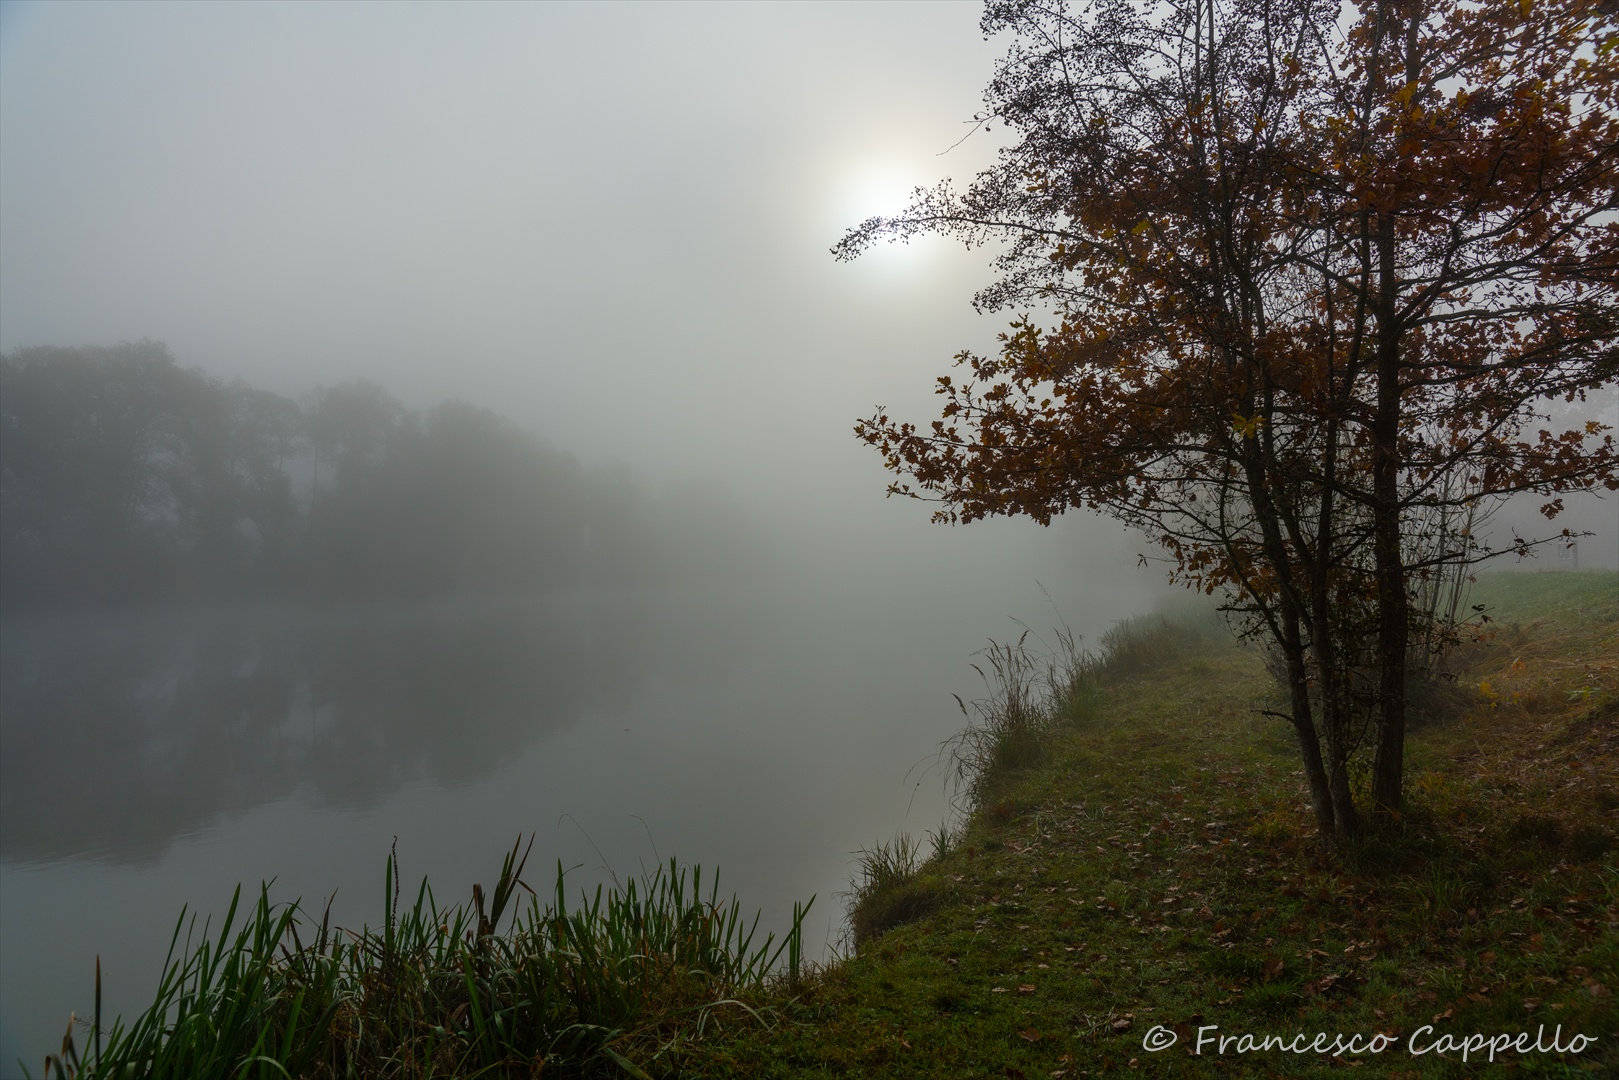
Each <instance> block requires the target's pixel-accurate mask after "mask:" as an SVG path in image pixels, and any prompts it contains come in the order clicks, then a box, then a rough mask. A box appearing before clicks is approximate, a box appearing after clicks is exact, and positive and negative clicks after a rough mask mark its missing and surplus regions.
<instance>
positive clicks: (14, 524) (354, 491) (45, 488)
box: [0, 342, 743, 611]
mask: <svg viewBox="0 0 1619 1080" xmlns="http://www.w3.org/2000/svg"><path fill="white" fill-rule="evenodd" d="M0 462H3V464H0V545H3V549H4V553H5V559H4V564H3V565H4V571H3V574H0V601H3V603H4V604H5V606H6V608H7V609H8V610H13V611H15V610H18V609H23V608H28V609H33V608H43V607H59V606H67V605H73V606H81V607H84V606H109V605H129V604H137V605H151V604H154V603H160V602H170V603H172V602H177V601H184V602H190V603H197V602H205V603H220V602H241V601H263V600H266V599H270V598H276V599H278V600H282V601H286V600H292V599H301V600H304V601H306V602H321V603H330V602H336V601H344V600H359V599H364V600H375V599H381V598H391V599H422V598H426V597H438V596H450V595H467V594H485V593H497V592H498V593H500V594H503V595H508V596H509V595H513V594H517V595H532V594H536V593H543V592H556V591H558V590H563V589H568V588H582V587H612V588H632V587H639V586H647V585H651V584H655V583H664V584H667V583H668V580H669V579H670V578H671V577H672V576H675V575H676V574H677V573H678V569H679V565H678V564H680V563H681V561H682V559H683V558H684V556H685V555H686V554H688V553H693V552H696V551H699V550H706V551H708V552H710V553H712V552H713V551H714V550H715V549H716V548H719V547H737V546H739V545H740V544H741V542H742V541H743V538H742V537H740V536H735V535H728V534H725V533H720V532H718V531H717V529H716V526H717V523H713V522H706V521H704V520H703V519H702V516H701V515H702V508H697V509H695V510H683V509H682V508H681V507H679V506H676V505H674V504H672V503H668V502H665V503H664V504H663V505H661V506H659V507H656V508H655V507H653V506H652V505H651V503H650V502H649V500H648V498H647V497H646V496H645V495H644V494H643V493H642V492H641V491H640V490H639V489H638V488H637V486H636V483H635V479H634V478H633V477H632V476H630V475H629V474H628V473H627V472H626V471H625V470H623V469H607V468H600V467H598V468H594V469H586V468H583V467H581V466H580V464H579V463H578V461H577V460H576V459H574V458H573V457H571V456H569V455H566V454H563V453H561V452H559V451H557V450H555V449H553V448H551V447H549V446H547V445H546V444H544V443H543V442H541V441H540V440H538V439H537V438H535V437H534V436H532V435H530V434H527V433H525V432H523V431H522V430H521V429H519V428H518V427H517V426H516V425H514V424H512V423H511V422H510V421H507V420H504V419H502V418H500V417H498V416H496V415H494V414H493V413H491V412H489V411H488V410H484V409H479V408H477V407H475V406H471V405H467V404H465V403H462V402H446V403H444V404H440V405H436V406H433V407H431V408H428V409H424V410H410V409H406V408H405V407H404V406H403V405H401V404H400V402H399V401H398V400H397V399H396V398H395V397H393V395H391V394H390V393H389V392H388V391H387V390H386V389H385V388H383V387H381V386H378V385H376V384H374V383H370V382H366V381H363V380H362V381H355V382H349V383H344V384H341V385H338V386H333V387H320V388H318V389H315V390H313V391H311V392H310V393H309V394H307V395H305V396H304V398H303V400H302V401H301V402H300V401H294V400H292V399H290V398H286V397H282V396H280V395H278V394H274V393H271V392H269V391H266V390H260V389H256V388H254V387H252V386H250V385H248V384H247V383H245V382H243V381H241V380H237V381H235V382H232V383H229V384H226V383H224V382H221V381H220V380H218V379H214V378H211V377H209V376H207V375H205V374H203V373H202V372H200V371H196V370H192V369H187V368H183V367H181V366H179V365H178V364H176V363H175V361H174V359H173V358H172V357H171V356H170V355H169V354H168V352H167V351H166V349H165V348H164V347H163V346H161V345H159V344H156V343H152V342H142V343H139V344H134V345H124V346H117V347H111V348H79V349H65V348H49V347H36V348H31V349H25V350H20V351H18V352H17V353H15V354H12V355H8V356H5V357H3V358H0ZM705 531H706V532H708V533H710V535H704V533H705ZM688 561H689V560H688ZM742 565H743V561H742V560H739V559H735V558H733V560H732V567H733V571H734V572H739V571H740V567H741V566H742Z"/></svg>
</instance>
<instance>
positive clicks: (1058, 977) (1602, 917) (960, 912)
mask: <svg viewBox="0 0 1619 1080" xmlns="http://www.w3.org/2000/svg"><path fill="white" fill-rule="evenodd" d="M1474 599H1475V600H1477V601H1480V602H1483V603H1486V604H1488V605H1489V606H1490V608H1491V611H1492V612H1493V613H1494V614H1495V615H1496V618H1497V621H1496V622H1495V623H1494V624H1493V625H1492V626H1491V628H1490V630H1489V635H1488V640H1487V641H1485V642H1483V643H1479V644H1475V645H1472V646H1469V647H1467V649H1466V650H1465V653H1464V654H1463V655H1462V656H1460V657H1459V658H1458V660H1457V663H1458V664H1459V665H1460V666H1461V669H1460V673H1459V678H1458V679H1457V681H1456V682H1455V683H1454V684H1453V685H1452V686H1451V687H1449V688H1448V689H1446V690H1443V691H1441V692H1440V693H1437V694H1435V695H1433V696H1432V697H1431V699H1430V700H1429V701H1428V702H1427V708H1428V710H1429V712H1430V713H1432V714H1434V717H1433V718H1432V719H1430V720H1429V721H1427V722H1426V723H1423V724H1421V725H1419V726H1418V727H1417V729H1416V730H1415V731H1413V733H1412V735H1411V739H1410V746H1409V749H1408V773H1407V790H1408V792H1409V801H1410V805H1409V807H1408V812H1407V814H1406V816H1405V818H1404V820H1402V821H1401V822H1399V823H1398V824H1396V825H1393V826H1390V827H1386V828H1384V829H1383V830H1381V831H1380V832H1379V833H1378V835H1376V836H1374V837H1373V838H1371V839H1369V840H1368V841H1366V842H1365V843H1364V844H1363V845H1362V846H1361V847H1359V848H1358V849H1356V850H1354V851H1350V852H1347V853H1344V854H1343V855H1341V856H1327V855H1324V854H1323V853H1322V852H1321V851H1320V850H1319V849H1318V847H1317V845H1316V844H1315V843H1314V840H1313V827H1312V823H1311V821H1310V819H1309V817H1308V815H1307V812H1306V810H1305V805H1306V804H1305V799H1304V794H1303V788H1302V781H1301V779H1300V776H1299V770H1298V767H1297V764H1296V751H1295V748H1294V744H1293V741H1292V737H1291V734H1290V731H1289V729H1287V728H1286V727H1285V726H1284V725H1283V724H1282V723H1281V722H1279V721H1276V720H1271V719H1265V718H1263V717H1261V716H1259V715H1258V714H1257V712H1256V709H1257V708H1259V707H1264V706H1267V705H1270V704H1273V702H1271V701H1270V700H1269V695H1270V694H1271V693H1272V691H1271V690H1270V689H1269V682H1268V679H1267V677H1266V676H1265V674H1264V672H1263V670H1262V668H1261V665H1260V663H1259V660H1258V658H1257V656H1256V655H1255V654H1254V653H1252V652H1250V651H1245V650H1243V649H1240V648H1238V647H1236V646H1235V645H1232V644H1230V643H1227V642H1221V641H1205V642H1203V643H1201V644H1198V645H1196V646H1194V647H1191V648H1189V649H1186V650H1183V651H1182V653H1181V655H1179V656H1178V657H1176V658H1174V659H1171V660H1169V661H1166V662H1162V663H1160V664H1158V665H1157V666H1154V667H1149V668H1147V669H1145V670H1139V671H1136V672H1134V673H1127V672H1126V673H1121V672H1118V671H1116V670H1115V671H1113V672H1111V673H1109V674H1108V676H1107V677H1106V679H1105V686H1104V689H1103V692H1102V698H1101V701H1100V702H1099V703H1098V704H1097V705H1095V706H1093V707H1092V708H1090V709H1087V710H1084V711H1085V712H1086V713H1087V714H1088V715H1086V716H1084V717H1083V718H1080V719H1074V720H1070V721H1069V722H1066V723H1061V724H1058V725H1057V726H1056V728H1055V729H1054V730H1053V732H1052V733H1051V735H1050V736H1049V737H1048V741H1047V746H1046V750H1047V755H1046V763H1045V764H1044V765H1043V766H1041V767H1038V768H1032V769H1025V770H1023V771H1021V772H1018V773H1014V774H1011V775H1009V776H1007V777H1005V778H1004V779H1003V780H1002V781H1000V782H998V783H997V784H996V785H994V786H993V787H992V788H991V789H989V792H988V794H986V795H985V797H984V798H983V799H982V800H981V805H980V807H979V809H978V811H977V812H976V813H975V814H974V816H973V818H972V819H971V821H970V822H969V823H968V826H967V828H966V830H965V832H964V834H963V836H962V837H961V838H960V839H959V841H958V842H957V844H956V845H955V849H954V850H953V851H951V852H949V853H948V854H946V855H945V856H944V857H943V858H939V859H935V860H933V861H931V862H929V863H927V864H926V865H925V866H923V867H922V868H921V869H920V871H919V872H918V873H917V875H916V876H915V878H914V879H913V880H912V881H910V882H909V884H908V886H907V888H908V889H909V890H910V893H911V900H912V907H913V908H915V909H918V910H931V913H930V914H927V915H926V916H925V917H922V918H921V919H920V920H919V921H914V922H911V923H909V924H908V925H902V926H899V927H897V928H895V929H892V930H890V931H889V932H888V933H886V934H884V935H882V936H880V937H878V938H876V939H875V940H873V941H869V942H867V943H866V944H865V945H864V946H863V947H862V948H861V949H860V950H859V951H858V953H857V954H856V955H855V956H853V957H852V958H850V959H849V960H847V961H846V962H844V963H841V964H837V965H833V966H832V967H830V968H828V969H827V970H826V971H824V972H823V973H821V975H820V976H819V977H818V978H816V979H814V980H812V981H811V982H810V983H809V984H807V985H806V986H805V987H803V988H802V989H801V993H800V995H799V997H798V999H797V1002H796V1003H795V1004H794V1005H793V1006H791V1007H790V1008H789V1009H788V1010H786V1011H787V1013H788V1015H789V1016H791V1017H792V1022H788V1023H781V1024H778V1025H776V1026H775V1027H774V1029H772V1030H770V1031H763V1030H758V1029H755V1030H752V1031H745V1032H742V1033H740V1034H738V1035H737V1036H735V1037H733V1038H728V1039H726V1040H724V1041H721V1042H718V1043H715V1042H709V1043H707V1044H706V1045H704V1046H702V1047H701V1048H699V1049H698V1050H696V1051H694V1053H695V1054H696V1055H697V1056H695V1057H693V1058H692V1059H690V1060H689V1062H688V1064H689V1067H690V1069H691V1071H692V1072H694V1073H698V1074H701V1075H727V1074H729V1075H736V1076H828V1077H831V1076H896V1077H899V1076H916V1077H946V1076H949V1077H972V1076H977V1077H1014V1078H1015V1077H1020V1076H1027V1077H1044V1076H1053V1077H1055V1076H1070V1077H1072V1076H1085V1075H1091V1076H1100V1075H1111V1074H1113V1073H1114V1072H1115V1071H1122V1072H1129V1071H1131V1070H1138V1071H1139V1072H1140V1073H1142V1074H1145V1075H1160V1076H1203V1075H1208V1076H1216V1075H1219V1076H1234V1075H1241V1076H1273V1075H1303V1074H1311V1073H1314V1072H1317V1071H1320V1070H1321V1069H1323V1068H1324V1067H1327V1066H1331V1065H1334V1064H1337V1065H1343V1064H1349V1065H1354V1064H1356V1063H1362V1064H1365V1065H1367V1066H1369V1068H1368V1070H1367V1072H1368V1074H1369V1075H1380V1076H1402V1075H1403V1076H1456V1075H1473V1074H1478V1073H1484V1074H1488V1073H1491V1072H1494V1071H1499V1070H1500V1069H1501V1066H1500V1065H1496V1066H1493V1067H1492V1066H1488V1065H1485V1066H1480V1065H1478V1064H1477V1061H1476V1059H1475V1061H1474V1063H1473V1064H1472V1065H1471V1066H1466V1067H1464V1066H1463V1065H1462V1064H1461V1062H1460V1061H1459V1056H1458V1055H1455V1054H1450V1055H1447V1056H1446V1057H1445V1058H1443V1059H1441V1058H1440V1057H1439V1056H1438V1055H1437V1054H1436V1053H1428V1054H1426V1055H1424V1056H1420V1057H1413V1056H1410V1055H1409V1054H1408V1053H1407V1047H1406V1044H1405V1043H1403V1042H1402V1043H1400V1044H1398V1045H1397V1046H1396V1047H1394V1048H1393V1049H1390V1050H1387V1051H1385V1052H1384V1053H1382V1054H1381V1055H1377V1056H1371V1055H1366V1054H1362V1055H1360V1056H1359V1058H1358V1059H1355V1060H1350V1061H1348V1062H1345V1061H1342V1060H1340V1061H1338V1062H1333V1061H1331V1060H1329V1059H1328V1058H1326V1057H1325V1056H1308V1055H1295V1054H1287V1053H1279V1052H1274V1051H1273V1052H1269V1053H1255V1054H1248V1055H1246V1056H1240V1057H1239V1056H1237V1055H1236V1054H1235V1053H1234V1052H1233V1053H1229V1054H1228V1055H1227V1056H1225V1057H1224V1058H1223V1059H1222V1058H1218V1057H1214V1056H1212V1055H1205V1056H1203V1057H1199V1058H1194V1057H1191V1056H1189V1054H1188V1053H1187V1051H1186V1047H1187V1046H1188V1043H1189V1041H1190V1039H1191V1038H1194V1037H1195V1035H1194V1034H1193V1031H1192V1029H1193V1028H1195V1027H1197V1026H1199V1025H1209V1024H1215V1025H1218V1026H1219V1029H1220V1031H1219V1033H1220V1034H1242V1033H1253V1034H1256V1035H1261V1036H1263V1035H1270V1034H1275V1035H1283V1036H1287V1037H1291V1036H1292V1035H1293V1034H1294V1033H1296V1032H1305V1033H1307V1034H1308V1035H1309V1036H1312V1037H1313V1035H1314V1033H1315V1032H1317V1031H1324V1032H1327V1033H1329V1036H1330V1035H1331V1034H1332V1033H1337V1032H1345V1033H1355V1032H1359V1033H1364V1034H1365V1035H1366V1036H1368V1037H1369V1036H1370V1035H1371V1034H1373V1033H1375V1032H1379V1031H1383V1032H1389V1033H1398V1034H1400V1035H1409V1034H1410V1033H1411V1032H1413V1031H1414V1030H1416V1029H1417V1028H1418V1027H1420V1026H1421V1025H1424V1024H1434V1025H1435V1032H1436V1033H1437V1034H1444V1033H1451V1034H1455V1035H1466V1034H1470V1033H1474V1032H1483V1033H1486V1034H1493V1033H1498V1032H1502V1031H1507V1032H1518V1031H1520V1030H1525V1029H1527V1030H1528V1031H1529V1032H1531V1033H1534V1032H1535V1031H1536V1029H1537V1026H1538V1025H1539V1024H1541V1023H1545V1024H1546V1025H1547V1030H1548V1037H1549V1032H1550V1030H1551V1029H1552V1027H1554V1026H1555V1025H1557V1024H1561V1025H1562V1029H1563V1032H1564V1033H1565V1039H1566V1037H1567V1036H1568V1035H1569V1034H1572V1033H1574V1032H1580V1033H1584V1034H1587V1035H1595V1036H1598V1037H1599V1039H1600V1041H1599V1042H1597V1043H1596V1044H1595V1046H1593V1047H1591V1048H1589V1049H1587V1050H1586V1051H1585V1052H1584V1053H1583V1054H1581V1055H1578V1056H1577V1057H1567V1058H1563V1059H1559V1058H1558V1057H1557V1056H1556V1055H1547V1054H1530V1055H1513V1054H1509V1055H1508V1056H1507V1060H1509V1061H1513V1062H1515V1063H1516V1065H1517V1067H1518V1068H1519V1070H1520V1072H1522V1073H1523V1074H1526V1075H1588V1074H1589V1071H1594V1072H1603V1071H1607V1070H1612V1071H1614V1072H1619V1010H1616V1008H1615V1001H1616V999H1615V998H1614V996H1613V993H1612V991H1613V990H1619V950H1616V947H1615V943H1616V938H1619V935H1616V933H1615V931H1616V929H1619V870H1616V866H1615V856H1614V852H1613V851H1612V850H1611V848H1612V838H1613V834H1614V832H1615V831H1616V826H1619V753H1616V750H1619V746H1616V741H1619V576H1616V575H1614V574H1611V573H1608V574H1602V573H1586V574H1577V575H1576V574H1560V575H1551V574H1544V575H1513V576H1501V577H1496V578H1494V579H1485V582H1484V583H1483V584H1481V586H1480V587H1479V589H1478V590H1477V593H1476V595H1475V597H1474ZM1117 666H1118V665H1115V667H1117ZM1158 1024H1162V1025H1166V1026H1169V1027H1171V1028H1175V1029H1177V1030H1178V1031H1179V1032H1180V1042H1179V1045H1177V1046H1175V1047H1173V1048H1171V1049H1169V1050H1166V1051H1163V1052H1160V1053H1152V1054H1149V1053H1146V1052H1144V1051H1143V1049H1142V1039H1143V1036H1144V1034H1145V1033H1146V1031H1147V1030H1149V1029H1150V1028H1151V1027H1153V1026H1154V1025H1158ZM1576 1068H1577V1069H1578V1071H1577V1072H1576V1071H1575V1069H1576ZM1588 1070H1589V1071H1588Z"/></svg>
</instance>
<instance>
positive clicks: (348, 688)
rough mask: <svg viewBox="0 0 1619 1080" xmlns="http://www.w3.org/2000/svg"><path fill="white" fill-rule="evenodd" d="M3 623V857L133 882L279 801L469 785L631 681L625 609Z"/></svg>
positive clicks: (629, 610) (633, 645) (554, 602)
mask: <svg viewBox="0 0 1619 1080" xmlns="http://www.w3.org/2000/svg"><path fill="white" fill-rule="evenodd" d="M588 600H589V602H585V599H584V598H581V599H579V600H577V601H570V600H569V599H567V598H561V599H558V598H550V599H547V600H543V601H542V600H536V601H531V602H520V603H519V602H504V603H475V602H461V603H455V604H436V605H432V606H416V607H390V608H371V609H366V610H346V611H343V612H340V613H334V612H329V611H328V612H316V611H308V610H304V611H299V610H285V609H283V610H268V609H254V610H223V611H222V610H213V611H192V612H183V613H172V612H171V613H164V614H139V615H136V614H131V615H122V616H116V617H108V616H107V615H106V614H98V615H95V616H93V617H91V616H50V617H13V616H7V617H6V618H5V619H4V621H3V623H0V635H3V640H0V856H3V857H4V858H5V859H7V860H46V859H54V858H60V857H71V856H79V857H85V856H88V857H93V858H98V859H103V860H109V861H113V862H132V863H137V864H146V863H150V862H153V861H155V860H157V859H158V858H159V857H161V855H162V854H163V852H164V851H165V850H166V849H167V848H168V846H169V844H170V843H171V842H172V841H173V840H174V839H175V838H176V837H177V836H181V835H184V834H187V833H190V832H195V831H197V830H199V829H201V828H204V827H206V826H207V825H209V824H210V823H212V822H214V821H216V820H218V819H220V818H221V817H222V816H229V815H234V814H239V813H241V812H243V811H246V810H249V809H251V808H253V807H256V806H259V805H262V804H264V803H267V802H270V801H272V800H275V799H279V798H282V797H285V796H288V795H292V794H295V793H296V794H298V795H299V796H300V797H301V798H303V799H307V800H309V801H311V802H313V803H315V804H317V805H323V806H333V807H341V808H353V807H358V806H364V805H368V804H371V803H374V802H375V801H376V800H378V799H379V798H381V797H383V796H386V795H387V794H389V793H392V792H394V791H397V790H398V789H399V788H400V787H401V786H403V785H405V784H407V783H410V782H412V781H418V780H431V781H436V782H438V783H441V784H445V785H462V784H467V783H470V782H472V781H475V780H478V779H479V778H481V777H484V776H487V775H488V774H490V773H491V772H493V771H495V770H496V769H498V768H499V767H500V766H501V765H502V764H503V763H505V762H508V761H510V760H511V759H512V758H513V757H514V756H515V755H517V754H519V753H520V752H522V751H523V750H524V749H526V748H527V747H529V746H530V745H531V744H533V743H534V742H535V741H536V740H537V739H539V738H540V737H542V736H543V735H545V734H547V733H550V732H555V731H557V730H559V729H562V728H565V727H567V726H568V725H570V724H573V723H574V722H576V721H577V720H578V718H579V717H580V716H581V715H583V714H584V713H585V712H586V711H588V710H591V709H595V708H607V709H611V708H613V707H614V704H615V702H617V703H621V702H623V701H626V700H630V699H633V697H634V696H635V695H636V689H637V686H638V685H639V684H640V683H641V681H642V680H643V679H644V678H645V677H646V676H647V667H648V664H647V658H648V655H649V652H650V651H651V650H649V649H648V647H647V645H648V635H649V634H652V633H655V632H656V631H655V623H656V621H657V620H655V619H652V618H649V613H648V606H649V604H648V601H647V600H646V598H645V597H644V596H642V597H639V598H636V599H633V600H632V599H629V598H625V599H622V600H620V601H619V602H612V601H611V600H610V599H609V600H608V602H604V600H603V597H602V595H601V594H599V593H596V594H592V595H591V596H590V597H589V598H588Z"/></svg>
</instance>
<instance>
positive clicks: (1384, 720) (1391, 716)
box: [1372, 214, 1411, 813]
mask: <svg viewBox="0 0 1619 1080" xmlns="http://www.w3.org/2000/svg"><path fill="white" fill-rule="evenodd" d="M1394 244H1395V236H1394V219H1393V217H1392V216H1390V215H1387V214H1385V215H1383V216H1382V218H1381V219H1380V220H1379V222H1378V238H1377V245H1378V298H1377V409H1376V413H1375V415H1374V417H1373V420H1372V440H1373V455H1374V457H1373V463H1372V514H1373V536H1372V548H1373V554H1374V558H1375V559H1376V576H1377V610H1378V635H1377V667H1378V694H1377V708H1378V714H1377V750H1376V754H1375V756H1374V758H1373V762H1372V805H1373V807H1374V808H1375V809H1377V810H1382V811H1394V812H1396V813H1397V812H1399V810H1400V807H1401V781H1402V777H1403V774H1404V771H1405V676H1406V655H1407V648H1408V646H1409V644H1410V633H1411V630H1410V615H1409V612H1408V611H1407V607H1408V604H1407V598H1406V591H1405V562H1404V558H1403V555H1402V553H1401V550H1400V539H1401V536H1400V533H1401V528H1400V492H1399V480H1400V469H1399V466H1400V449H1399V438H1400V404H1401V402H1400V396H1401V395H1400V336H1401V335H1400V326H1399V321H1398V319H1399V317H1398V314H1397V311H1396V305H1397V294H1398V289H1399V284H1398V282H1397V280H1396V277H1395V264H1394Z"/></svg>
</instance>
